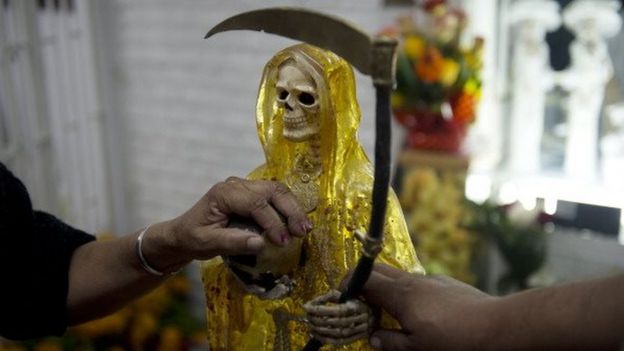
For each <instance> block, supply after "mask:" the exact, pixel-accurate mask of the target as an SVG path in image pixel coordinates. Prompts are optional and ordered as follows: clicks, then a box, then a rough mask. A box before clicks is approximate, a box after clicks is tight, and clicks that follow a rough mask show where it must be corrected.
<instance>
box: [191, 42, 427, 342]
mask: <svg viewBox="0 0 624 351" xmlns="http://www.w3.org/2000/svg"><path fill="white" fill-rule="evenodd" d="M287 60H294V61H297V62H301V63H304V64H305V65H307V66H308V67H311V68H313V69H314V70H315V71H316V72H318V76H317V77H314V80H315V82H316V84H317V88H318V92H319V99H320V106H321V111H320V125H321V129H320V140H321V142H320V145H321V160H322V169H323V173H322V174H321V175H320V177H319V179H318V180H317V181H318V185H319V189H320V191H319V199H318V206H317V207H316V209H315V210H314V211H313V212H311V213H308V218H309V219H310V220H311V221H312V223H313V226H314V229H313V230H312V232H310V233H309V234H308V235H307V236H306V238H305V239H304V242H303V247H304V250H305V252H306V255H305V256H306V261H305V264H304V265H303V266H302V267H299V268H297V269H296V271H295V273H294V276H293V278H294V281H295V283H296V285H295V287H294V289H293V291H292V292H291V293H290V295H288V296H287V297H285V298H282V299H278V300H262V299H260V298H258V297H257V296H255V295H253V294H251V293H248V292H246V291H245V290H244V289H243V288H242V287H241V285H240V282H238V281H237V280H236V279H235V278H234V277H233V275H232V273H231V272H230V271H229V270H228V268H227V267H226V266H225V265H224V264H223V263H222V262H221V261H220V260H212V261H209V262H207V263H205V264H204V267H203V281H204V287H205V292H206V300H207V318H208V335H209V342H210V347H211V350H281V349H286V348H287V347H290V349H291V350H297V349H301V348H302V347H303V346H304V345H305V343H306V341H307V340H308V339H309V333H308V328H307V326H306V325H305V324H304V323H303V322H301V321H297V320H292V319H291V320H290V321H287V322H284V321H278V322H277V323H276V320H277V319H276V318H275V316H276V314H275V312H276V311H277V310H278V309H280V310H281V311H285V312H286V313H287V314H288V315H290V316H300V317H303V316H304V312H303V309H302V305H303V304H304V303H305V302H307V301H309V300H310V299H312V298H313V297H315V296H318V295H321V294H324V293H327V292H328V291H329V290H330V289H332V288H336V287H337V286H338V284H339V283H340V281H341V280H342V278H343V277H344V276H345V274H346V273H347V272H348V271H349V270H350V269H352V268H354V267H355V264H356V263H357V259H358V258H359V256H360V247H361V245H360V243H359V241H357V239H356V238H355V236H354V232H355V230H356V229H360V230H362V231H366V229H367V227H368V223H369V220H370V214H371V193H372V185H373V169H372V166H371V163H370V161H369V160H368V158H367V156H366V154H365V153H364V150H363V149H362V146H361V145H360V143H359V142H358V140H357V131H358V127H359V123H360V110H359V106H358V104H357V100H356V95H355V80H354V75H353V70H352V68H351V66H350V65H349V64H348V63H347V62H346V61H345V60H343V59H342V58H340V57H338V56H337V55H335V54H333V53H331V52H328V51H325V50H322V49H319V48H317V47H314V46H311V45H308V44H300V45H295V46H293V47H289V48H286V49H284V50H282V51H280V52H279V53H277V54H276V55H275V56H274V57H273V58H272V59H271V60H270V61H269V62H268V63H267V65H266V66H265V69H264V73H263V76H262V81H261V84H260V90H259V93H258V101H257V107H256V122H257V127H258V136H259V138H260V142H261V143H262V146H263V148H264V153H265V157H266V163H265V164H263V165H262V166H260V167H258V168H257V169H256V170H254V171H253V172H252V173H251V174H250V175H249V177H248V178H249V179H267V180H277V181H281V182H284V183H285V184H288V181H287V174H288V173H289V171H290V170H291V169H292V167H293V163H294V161H295V156H296V145H295V144H296V143H294V142H291V141H289V140H286V139H285V138H284V136H283V135H282V128H283V121H282V115H283V113H284V109H283V108H281V107H280V106H279V105H278V104H277V90H276V88H275V84H276V82H277V76H278V69H279V67H280V65H282V64H283V63H284V62H286V61H287ZM386 215H387V216H386V222H385V229H384V234H385V240H384V248H383V251H382V252H381V254H380V255H379V258H378V261H379V262H384V263H386V264H389V265H391V266H394V267H397V268H400V269H403V270H406V271H410V272H421V273H422V272H423V270H422V266H421V265H420V263H419V262H418V259H417V258H416V253H415V251H414V248H413V245H412V242H411V240H410V237H409V234H408V232H407V227H406V224H405V220H404V218H403V214H402V212H401V208H400V206H399V204H398V201H397V199H396V196H395V194H394V192H392V191H391V192H390V195H389V196H388V209H387V214H386ZM278 319H279V318H278ZM294 319H296V318H294ZM276 324H278V325H277V326H276ZM328 348H329V349H331V347H328ZM324 349H325V348H324ZM335 349H339V350H369V349H370V348H369V347H368V344H367V342H366V341H358V342H355V343H353V344H350V345H346V346H341V347H336V348H335Z"/></svg>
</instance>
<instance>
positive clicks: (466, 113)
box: [451, 92, 477, 124]
mask: <svg viewBox="0 0 624 351" xmlns="http://www.w3.org/2000/svg"><path fill="white" fill-rule="evenodd" d="M476 105H477V98H476V96H475V95H473V94H469V93H466V92H463V93H461V94H460V95H459V96H458V97H457V98H456V99H454V101H453V102H452V103H451V107H452V109H453V118H454V119H455V120H456V121H458V122H461V123H465V124H468V123H472V122H473V121H474V117H475V112H476V111H475V107H476Z"/></svg>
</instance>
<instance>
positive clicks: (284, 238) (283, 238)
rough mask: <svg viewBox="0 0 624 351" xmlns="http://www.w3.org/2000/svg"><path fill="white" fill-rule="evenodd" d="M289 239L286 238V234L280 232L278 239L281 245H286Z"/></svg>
mask: <svg viewBox="0 0 624 351" xmlns="http://www.w3.org/2000/svg"><path fill="white" fill-rule="evenodd" d="M289 240H290V239H288V234H282V235H281V236H280V241H281V242H282V245H287V244H288V241H289Z"/></svg>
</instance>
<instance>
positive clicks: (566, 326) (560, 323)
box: [363, 265, 624, 350]
mask: <svg viewBox="0 0 624 351" xmlns="http://www.w3.org/2000/svg"><path fill="white" fill-rule="evenodd" d="M363 296H364V298H365V299H366V301H367V302H368V303H369V304H371V305H373V306H378V307H382V308H383V309H385V310H386V311H387V312H388V313H389V314H391V315H392V316H393V317H394V318H396V319H397V320H398V321H399V323H400V324H401V326H402V329H401V330H377V331H375V332H374V333H373V335H372V336H371V338H370V342H371V345H372V346H373V347H376V348H378V349H382V350H619V348H620V347H621V346H622V343H623V342H624V300H623V299H622V297H623V296H624V275H618V276H614V277H610V278H603V279H597V280H591V281H584V282H578V283H571V284H566V285H561V286H555V287H550V288H544V289H534V290H528V291H524V292H520V293H516V294H513V295H509V296H505V297H492V296H489V295H487V294H485V293H483V292H481V291H479V290H477V289H475V288H473V287H471V286H468V285H466V284H463V283H461V282H458V281H456V280H453V279H451V278H447V277H424V276H420V275H415V274H409V273H406V272H403V271H400V270H397V269H395V268H391V267H389V266H385V265H376V266H375V269H374V271H373V274H372V275H371V278H370V279H369V281H368V282H367V284H366V286H365V289H364V292H363Z"/></svg>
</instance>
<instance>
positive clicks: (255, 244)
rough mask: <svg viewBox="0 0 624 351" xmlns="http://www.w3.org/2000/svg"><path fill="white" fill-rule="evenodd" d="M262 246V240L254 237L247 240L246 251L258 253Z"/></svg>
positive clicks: (256, 236)
mask: <svg viewBox="0 0 624 351" xmlns="http://www.w3.org/2000/svg"><path fill="white" fill-rule="evenodd" d="M263 246H264V239H262V238H261V237H260V236H258V235H255V236H252V237H251V238H249V239H247V249H249V250H252V251H258V250H260V249H261V248H262V247H263Z"/></svg>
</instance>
